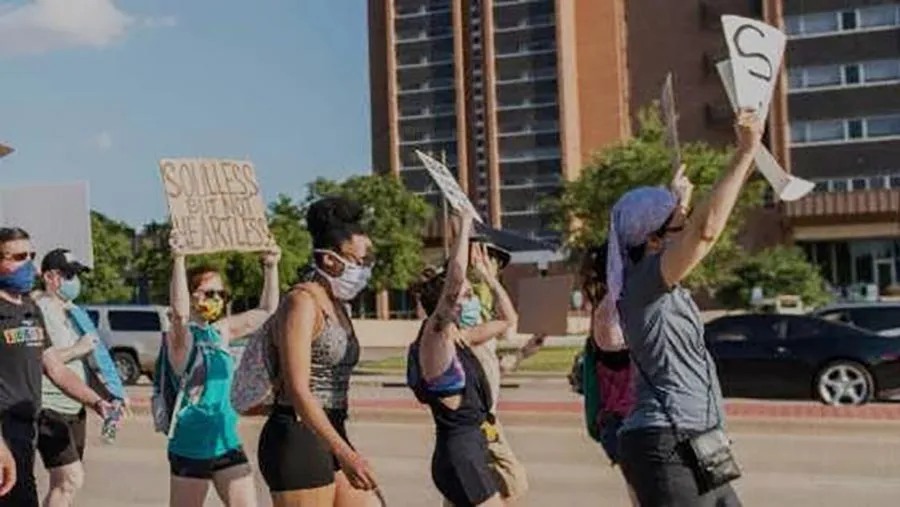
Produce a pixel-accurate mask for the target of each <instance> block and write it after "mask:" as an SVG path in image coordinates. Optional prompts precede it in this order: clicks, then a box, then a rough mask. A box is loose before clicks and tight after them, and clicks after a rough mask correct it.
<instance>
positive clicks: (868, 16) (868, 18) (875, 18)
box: [859, 4, 898, 28]
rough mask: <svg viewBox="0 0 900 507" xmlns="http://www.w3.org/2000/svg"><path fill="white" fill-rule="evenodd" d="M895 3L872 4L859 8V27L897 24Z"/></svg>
mask: <svg viewBox="0 0 900 507" xmlns="http://www.w3.org/2000/svg"><path fill="white" fill-rule="evenodd" d="M897 10H898V7H897V5H896V4H886V5H873V6H872V7H863V8H861V9H859V26H860V28H877V27H882V26H893V25H896V24H897V21H898V20H897Z"/></svg>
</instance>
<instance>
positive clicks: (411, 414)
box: [131, 397, 900, 423]
mask: <svg viewBox="0 0 900 507" xmlns="http://www.w3.org/2000/svg"><path fill="white" fill-rule="evenodd" d="M131 408H132V411H133V412H134V413H135V414H140V415H146V414H149V413H150V400H149V398H146V397H141V398H132V400H131ZM350 410H351V412H354V413H357V414H359V415H364V416H366V418H370V417H372V418H389V419H391V420H394V419H397V418H398V417H399V418H401V419H403V418H413V419H421V418H422V417H429V416H428V412H427V409H426V408H425V407H424V406H422V405H420V404H419V403H418V402H416V401H415V400H411V399H406V398H382V399H371V398H370V399H351V401H350ZM583 410H584V409H583V406H582V404H581V402H578V401H502V400H501V401H500V404H499V410H498V411H499V412H500V413H501V414H503V418H504V420H510V418H511V417H512V418H516V419H518V418H519V417H517V416H526V419H527V420H529V421H533V420H534V418H535V417H538V418H540V419H549V420H573V419H577V420H580V418H581V417H582V414H583ZM725 411H726V413H727V415H728V417H729V418H735V419H775V420H811V419H820V420H845V421H881V422H884V421H896V422H898V423H900V404H883V403H874V404H869V405H864V406H862V407H833V406H826V405H821V404H818V403H814V402H808V403H805V402H782V401H746V400H727V401H726V403H725Z"/></svg>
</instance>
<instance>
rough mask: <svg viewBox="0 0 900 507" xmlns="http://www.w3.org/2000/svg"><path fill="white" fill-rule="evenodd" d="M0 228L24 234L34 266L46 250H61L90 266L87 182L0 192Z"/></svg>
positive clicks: (92, 257)
mask: <svg viewBox="0 0 900 507" xmlns="http://www.w3.org/2000/svg"><path fill="white" fill-rule="evenodd" d="M0 225H2V226H4V227H21V228H22V229H25V231H27V232H28V234H29V235H30V236H31V244H32V245H33V246H34V251H35V253H36V254H37V257H36V261H37V263H38V265H39V264H40V262H41V259H42V258H43V257H44V255H45V254H46V253H47V252H49V251H50V250H54V249H56V248H65V249H67V250H70V251H71V252H72V254H73V255H74V256H75V257H76V258H77V259H78V260H79V261H80V262H81V263H82V264H84V265H85V266H87V267H89V268H93V267H94V243H93V241H92V239H91V211H90V205H89V200H88V185H87V182H84V181H80V182H76V183H64V184H56V185H34V186H27V187H9V188H3V189H0Z"/></svg>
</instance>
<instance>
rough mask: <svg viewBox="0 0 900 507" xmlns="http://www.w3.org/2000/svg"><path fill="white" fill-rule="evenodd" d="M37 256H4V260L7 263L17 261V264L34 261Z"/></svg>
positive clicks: (22, 253)
mask: <svg viewBox="0 0 900 507" xmlns="http://www.w3.org/2000/svg"><path fill="white" fill-rule="evenodd" d="M36 255H37V254H36V253H35V252H19V253H14V254H3V260H5V261H15V262H25V261H29V260H30V261H33V260H34V258H35V256H36Z"/></svg>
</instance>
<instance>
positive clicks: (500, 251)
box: [469, 232, 512, 269]
mask: <svg viewBox="0 0 900 507" xmlns="http://www.w3.org/2000/svg"><path fill="white" fill-rule="evenodd" d="M469 243H481V244H483V245H484V247H485V249H487V254H488V257H491V258H492V259H494V260H495V261H497V269H503V268H505V267H506V266H507V265H509V261H510V259H511V257H512V256H511V255H510V253H509V251H507V250H506V249H505V248H502V247H499V246H497V245H495V244H494V243H492V242H491V240H490V238H489V237H488V235H487V234H485V233H483V232H473V233H472V235H471V236H469Z"/></svg>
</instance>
